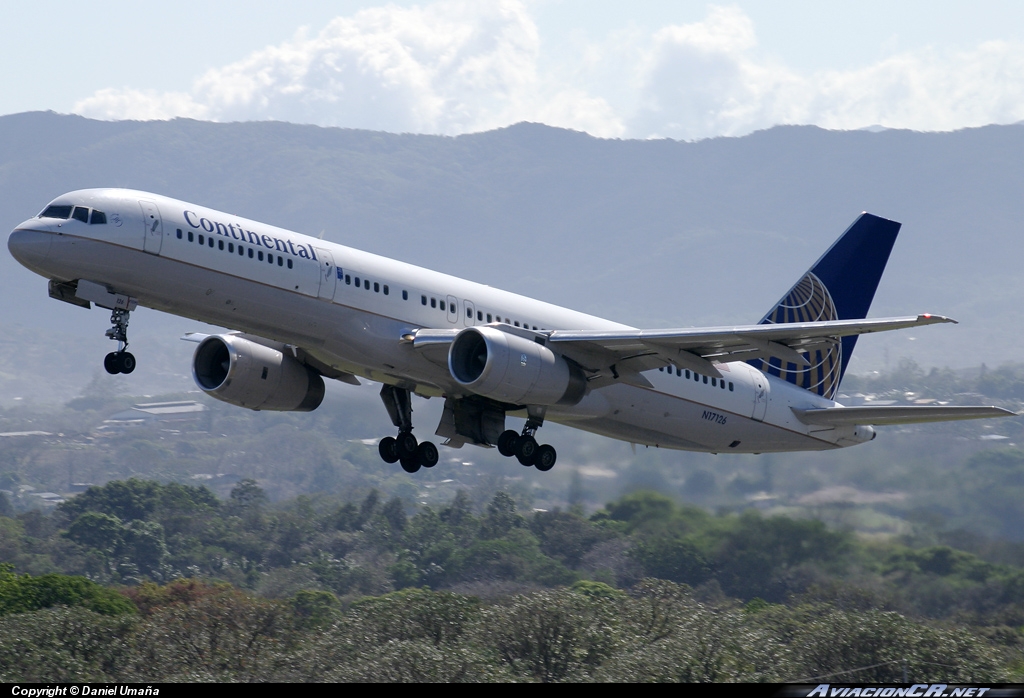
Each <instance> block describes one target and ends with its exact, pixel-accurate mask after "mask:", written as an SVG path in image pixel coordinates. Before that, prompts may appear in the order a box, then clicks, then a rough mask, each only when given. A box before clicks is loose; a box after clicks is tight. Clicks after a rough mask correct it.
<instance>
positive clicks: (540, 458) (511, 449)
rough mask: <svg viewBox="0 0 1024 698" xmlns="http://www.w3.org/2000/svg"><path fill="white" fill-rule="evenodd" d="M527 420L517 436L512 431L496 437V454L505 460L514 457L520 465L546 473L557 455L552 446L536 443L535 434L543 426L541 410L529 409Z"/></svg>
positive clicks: (553, 463)
mask: <svg viewBox="0 0 1024 698" xmlns="http://www.w3.org/2000/svg"><path fill="white" fill-rule="evenodd" d="M528 414H529V418H528V419H527V420H526V426H524V427H523V433H522V434H517V433H516V432H515V431H513V430H512V429H509V430H508V431H505V432H502V434H501V436H499V437H498V452H499V453H500V454H501V455H503V456H505V457H506V458H511V457H512V456H515V457H516V460H518V461H519V462H520V463H521V464H522V465H525V466H527V467H529V466H531V465H532V466H534V467H535V468H537V470H539V471H541V472H547V471H549V470H551V469H552V468H553V467H555V461H556V460H558V453H557V452H556V451H555V449H554V447H553V446H549V445H547V444H543V445H539V444H538V443H537V438H536V436H535V435H536V433H537V430H538V429H540V428H541V427H542V426H543V425H544V411H543V409H538V410H534V409H533V408H530V410H529V413H528Z"/></svg>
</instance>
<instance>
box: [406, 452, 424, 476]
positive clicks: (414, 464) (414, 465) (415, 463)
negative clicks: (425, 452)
mask: <svg viewBox="0 0 1024 698" xmlns="http://www.w3.org/2000/svg"><path fill="white" fill-rule="evenodd" d="M419 469H420V462H419V460H417V459H416V457H415V456H413V457H412V458H403V459H402V470H404V471H405V472H407V473H409V474H410V475H411V474H412V473H415V472H416V471H417V470H419Z"/></svg>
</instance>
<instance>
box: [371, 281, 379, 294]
mask: <svg viewBox="0 0 1024 698" xmlns="http://www.w3.org/2000/svg"><path fill="white" fill-rule="evenodd" d="M373 292H374V293H380V284H379V283H377V282H376V281H374V282H373Z"/></svg>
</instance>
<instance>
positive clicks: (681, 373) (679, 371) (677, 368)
mask: <svg viewBox="0 0 1024 698" xmlns="http://www.w3.org/2000/svg"><path fill="white" fill-rule="evenodd" d="M676 375H677V376H682V375H683V369H681V368H679V367H678V366H677V367H676Z"/></svg>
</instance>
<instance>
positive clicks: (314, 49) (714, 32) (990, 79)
mask: <svg viewBox="0 0 1024 698" xmlns="http://www.w3.org/2000/svg"><path fill="white" fill-rule="evenodd" d="M529 7H530V6H529V5H528V4H526V3H525V0H502V1H499V2H491V3H478V2H471V1H465V2H464V1H460V0H442V1H440V2H435V3H433V4H429V5H424V6H415V7H396V6H393V5H388V6H385V7H377V8H371V9H366V10H362V11H360V12H357V13H356V14H354V15H352V16H348V17H338V18H336V19H334V20H333V21H331V22H330V23H329V24H328V25H327V26H326V27H324V28H323V29H322V30H321V31H319V32H318V33H315V34H311V33H308V32H305V31H301V32H299V33H298V34H296V35H295V37H294V38H293V39H292V40H291V41H288V42H285V43H282V44H280V45H276V46H269V47H266V48H264V49H261V50H259V51H256V52H254V53H252V54H250V55H249V56H247V57H245V58H243V59H242V60H239V61H237V62H235V63H231V64H229V65H226V66H223V67H220V68H215V69H212V70H210V71H208V72H206V73H205V74H203V75H201V76H200V77H199V78H198V79H197V80H195V82H194V83H193V85H192V87H191V89H190V90H189V91H188V92H156V91H150V90H136V89H132V88H123V89H116V88H108V89H104V90H100V91H98V92H96V93H95V94H93V95H92V96H90V97H88V98H86V99H84V100H82V101H80V102H78V103H77V104H76V105H75V107H74V110H75V111H76V112H78V113H80V114H83V115H86V116H92V117H97V118H103V119H166V118H172V117H175V116H188V117H193V118H200V119H211V120H218V121H232V120H254V119H277V120H283V121H293V122H298V123H314V124H320V125H324V126H344V127H353V128H367V129H375V130H384V131H393V132H415V133H442V134H458V133H466V132H472V131H481V130H486V129H490V128H495V127H500V126H505V125H508V124H510V123H515V122H517V121H523V120H528V121H540V122H544V123H548V124H551V125H555V126H562V127H567V128H574V129H578V130H583V131H587V132H589V133H592V134H594V135H598V136H608V137H621V136H626V137H637V138H649V137H658V136H663V137H671V138H682V139H695V138H704V137H709V136H719V135H742V134H744V133H749V132H750V131H753V130H756V129H759V128H767V127H770V126H773V125H775V124H780V123H787V124H817V125H820V126H823V127H826V128H836V129H851V128H862V127H864V126H868V125H874V124H880V125H883V126H888V127H896V128H911V129H919V130H951V129H956V128H963V127H965V126H977V125H982V124H986V123H1007V122H1013V121H1018V120H1021V119H1024V81H1021V80H1020V79H1019V76H1020V75H1021V74H1024V46H1021V45H1019V44H1014V43H1011V42H998V41H997V42H988V43H985V44H981V45H979V46H977V47H975V48H974V49H971V50H967V51H962V50H961V51H946V52H943V51H940V50H938V49H935V48H926V49H921V50H916V51H909V52H903V53H899V54H894V55H890V56H888V57H886V58H883V59H881V60H878V61H876V62H875V63H873V64H871V65H867V66H863V67H861V68H858V69H854V70H846V71H820V72H816V73H811V74H799V73H797V72H795V71H793V70H791V69H790V68H788V67H787V66H785V65H783V64H782V63H780V62H778V61H777V60H774V59H772V58H771V57H770V56H766V55H765V52H764V51H763V50H762V49H761V47H760V46H759V43H758V39H757V34H756V30H755V27H754V24H753V22H752V20H751V19H750V17H749V16H747V15H746V14H745V13H744V12H743V11H742V10H740V9H738V8H736V7H711V8H709V10H708V13H707V15H706V16H705V17H704V19H702V20H701V21H699V22H694V23H690V24H681V25H672V26H666V27H662V28H660V29H658V30H656V31H653V32H644V31H640V30H637V29H635V28H633V29H628V30H620V31H618V32H614V33H612V34H609V35H608V36H607V37H604V38H603V39H602V40H600V41H596V42H594V41H590V42H584V43H583V45H580V46H578V47H574V49H578V50H574V51H571V52H563V58H562V63H561V64H559V65H553V64H552V63H551V61H547V62H545V58H546V57H545V54H544V50H543V49H544V47H543V46H542V45H541V40H540V35H539V32H538V29H537V26H536V24H535V22H534V20H533V17H532V16H531V14H530V11H529ZM565 56H568V57H569V59H568V60H567V59H566V58H565ZM572 60H576V63H572Z"/></svg>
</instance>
